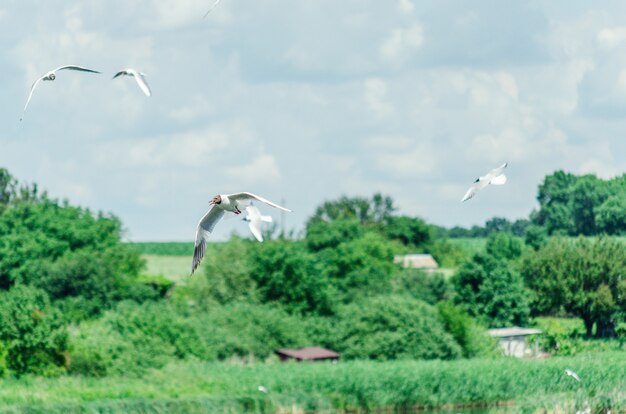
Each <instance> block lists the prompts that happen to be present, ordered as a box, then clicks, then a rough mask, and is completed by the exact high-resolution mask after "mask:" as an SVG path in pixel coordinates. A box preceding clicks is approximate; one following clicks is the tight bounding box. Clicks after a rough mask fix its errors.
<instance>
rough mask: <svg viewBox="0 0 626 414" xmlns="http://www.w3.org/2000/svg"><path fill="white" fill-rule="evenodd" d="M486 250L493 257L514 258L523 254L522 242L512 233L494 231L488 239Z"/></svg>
mask: <svg viewBox="0 0 626 414" xmlns="http://www.w3.org/2000/svg"><path fill="white" fill-rule="evenodd" d="M486 250H487V253H489V254H490V255H492V256H493V257H497V258H499V259H506V260H514V259H517V258H518V257H520V256H521V255H522V242H521V241H520V239H518V238H517V237H514V236H512V235H511V234H510V233H494V234H492V235H491V236H489V239H488V240H487V245H486Z"/></svg>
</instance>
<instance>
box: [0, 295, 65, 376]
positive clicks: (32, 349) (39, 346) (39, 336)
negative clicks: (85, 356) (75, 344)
mask: <svg viewBox="0 0 626 414" xmlns="http://www.w3.org/2000/svg"><path fill="white" fill-rule="evenodd" d="M0 343H2V344H3V347H2V348H4V349H3V350H2V352H0V355H1V354H4V355H5V358H4V360H5V361H6V366H7V368H8V369H9V370H10V371H12V372H14V373H15V374H17V375H21V374H26V373H33V374H40V375H54V374H57V373H60V372H61V371H62V370H63V368H62V367H63V364H64V362H65V357H64V352H65V350H66V347H67V332H66V331H65V329H64V327H63V326H62V324H61V315H60V313H59V311H58V310H56V309H55V308H53V307H52V306H51V305H50V299H49V298H48V296H47V295H46V293H45V292H44V291H42V290H40V289H36V288H32V287H28V286H21V285H18V286H15V287H14V288H12V289H11V290H9V291H8V292H2V293H0Z"/></svg>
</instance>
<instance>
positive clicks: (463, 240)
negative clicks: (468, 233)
mask: <svg viewBox="0 0 626 414" xmlns="http://www.w3.org/2000/svg"><path fill="white" fill-rule="evenodd" d="M448 242H449V243H450V244H451V245H453V246H455V247H458V248H460V249H461V250H463V251H465V253H467V255H468V256H473V255H474V254H476V253H479V252H482V251H483V250H485V245H486V244H487V238H486V237H459V238H456V239H448Z"/></svg>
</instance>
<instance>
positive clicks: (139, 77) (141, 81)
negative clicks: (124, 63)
mask: <svg viewBox="0 0 626 414" xmlns="http://www.w3.org/2000/svg"><path fill="white" fill-rule="evenodd" d="M119 76H133V77H134V78H135V80H136V81H137V85H139V87H140V88H141V90H142V91H143V93H145V94H146V96H152V91H150V87H149V86H148V83H147V82H146V79H145V78H144V76H146V74H145V73H141V72H137V71H136V70H135V69H131V68H128V69H124V70H121V71H119V72H117V73H116V74H115V76H113V79H115V78H117V77H119Z"/></svg>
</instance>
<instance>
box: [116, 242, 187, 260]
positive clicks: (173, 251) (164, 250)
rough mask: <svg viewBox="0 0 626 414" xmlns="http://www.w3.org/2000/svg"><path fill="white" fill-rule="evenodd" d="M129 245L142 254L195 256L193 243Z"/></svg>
mask: <svg viewBox="0 0 626 414" xmlns="http://www.w3.org/2000/svg"><path fill="white" fill-rule="evenodd" d="M127 244H128V245H129V246H131V247H132V248H133V249H134V250H136V251H137V252H139V253H141V254H147V255H154V256H190V257H191V256H192V255H193V242H140V243H136V242H130V243H127Z"/></svg>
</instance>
